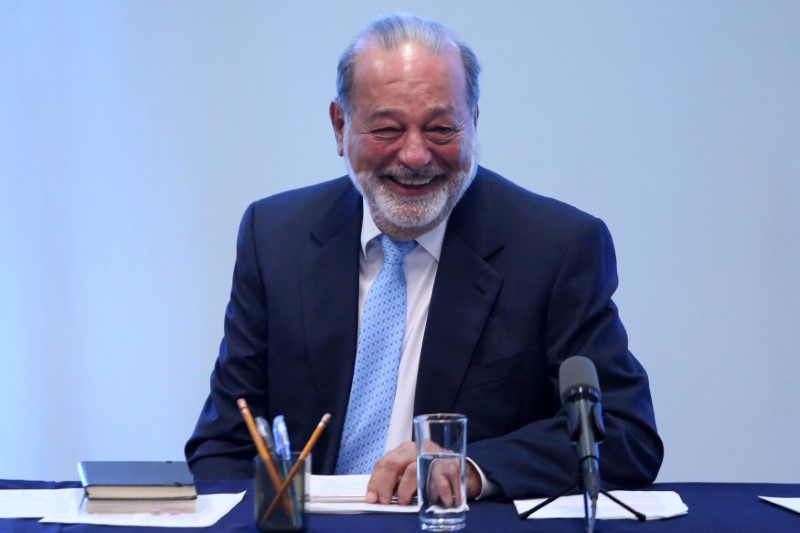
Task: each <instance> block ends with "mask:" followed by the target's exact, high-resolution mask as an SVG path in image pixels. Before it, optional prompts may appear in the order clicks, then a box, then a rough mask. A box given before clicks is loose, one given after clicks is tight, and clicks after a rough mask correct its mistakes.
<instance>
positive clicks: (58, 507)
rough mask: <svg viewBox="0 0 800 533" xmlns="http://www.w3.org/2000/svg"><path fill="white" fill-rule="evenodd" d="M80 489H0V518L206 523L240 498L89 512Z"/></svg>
mask: <svg viewBox="0 0 800 533" xmlns="http://www.w3.org/2000/svg"><path fill="white" fill-rule="evenodd" d="M83 494H84V492H83V489H82V488H79V489H28V490H0V518H42V519H41V520H40V521H41V522H52V523H61V524H97V525H108V526H153V527H208V526H212V525H214V524H215V523H217V522H218V521H219V519H220V518H222V517H223V516H225V515H226V514H227V513H228V512H230V510H231V509H233V507H234V506H235V505H236V504H237V503H239V502H240V501H242V498H243V497H244V492H241V493H239V494H203V495H200V496H198V497H197V510H196V511H195V512H194V513H183V514H147V513H137V514H89V513H87V512H86V509H85V506H84V505H83Z"/></svg>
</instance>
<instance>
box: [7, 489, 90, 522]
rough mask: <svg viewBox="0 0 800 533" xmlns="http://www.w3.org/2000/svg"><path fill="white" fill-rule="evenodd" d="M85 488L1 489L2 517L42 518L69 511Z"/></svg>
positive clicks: (81, 496) (81, 495)
mask: <svg viewBox="0 0 800 533" xmlns="http://www.w3.org/2000/svg"><path fill="white" fill-rule="evenodd" d="M76 498H77V499H78V500H80V499H81V498H83V489H12V490H0V518H41V517H43V516H45V515H48V514H62V513H66V512H69V510H70V508H71V506H72V505H73V502H74V501H75V500H76Z"/></svg>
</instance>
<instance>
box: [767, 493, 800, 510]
mask: <svg viewBox="0 0 800 533" xmlns="http://www.w3.org/2000/svg"><path fill="white" fill-rule="evenodd" d="M759 498H761V499H762V500H765V501H768V502H770V503H774V504H775V505H780V506H781V507H783V508H784V509H789V510H790V511H794V512H795V513H800V498H777V497H775V496H759Z"/></svg>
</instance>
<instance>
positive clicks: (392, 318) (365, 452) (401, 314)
mask: <svg viewBox="0 0 800 533" xmlns="http://www.w3.org/2000/svg"><path fill="white" fill-rule="evenodd" d="M380 240H381V247H382V248H383V267H382V268H381V271H380V272H378V277H376V278H375V281H374V282H373V283H372V287H370V289H369V293H367V299H366V301H365V302H364V310H363V311H362V315H361V333H360V334H359V337H358V348H357V349H356V365H355V371H354V372H353V385H352V387H351V388H350V400H349V401H348V403H347V415H346V417H345V420H344V432H343V433H342V442H341V446H340V448H339V459H338V461H337V463H336V473H337V474H369V473H370V472H371V471H372V466H373V465H374V464H375V461H377V460H378V459H379V458H380V457H381V455H383V448H384V446H385V445H386V434H387V432H388V430H389V419H390V418H391V416H392V406H393V404H394V393H395V389H396V388H397V367H398V365H399V363H400V351H401V349H402V347H403V333H404V331H405V329H406V277H405V274H404V273H403V258H404V257H405V256H406V254H408V252H410V251H411V250H412V249H413V248H414V246H416V244H417V243H416V242H415V241H395V240H393V239H391V238H389V237H387V236H386V235H381V237H380Z"/></svg>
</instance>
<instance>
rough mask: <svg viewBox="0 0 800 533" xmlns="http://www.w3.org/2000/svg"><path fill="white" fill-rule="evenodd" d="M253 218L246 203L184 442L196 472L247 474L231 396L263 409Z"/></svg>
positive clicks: (245, 443)
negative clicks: (198, 402) (203, 381)
mask: <svg viewBox="0 0 800 533" xmlns="http://www.w3.org/2000/svg"><path fill="white" fill-rule="evenodd" d="M253 224H254V208H253V206H252V205H251V206H250V208H249V209H248V210H247V211H246V213H245V215H244V217H243V219H242V222H241V225H240V228H239V236H238V239H237V250H236V265H235V267H234V273H233V283H232V289H231V296H230V302H229V303H228V307H227V310H226V313H225V336H224V338H223V340H222V343H221V344H220V349H219V357H218V358H217V361H216V363H215V366H214V370H213V372H212V374H211V391H210V394H209V396H208V398H207V399H206V402H205V404H204V406H203V409H202V411H201V413H200V417H199V419H198V421H197V425H196V427H195V430H194V433H193V434H192V436H191V438H190V439H189V441H188V442H187V443H186V448H185V453H186V458H187V461H188V462H189V466H190V468H191V470H192V472H193V473H194V475H195V476H196V477H199V478H216V479H227V478H247V477H252V463H251V461H252V458H253V457H254V456H255V454H256V451H255V447H254V445H253V442H252V440H251V438H250V435H249V433H248V431H247V427H246V426H245V424H244V421H243V419H242V416H241V414H240V412H239V409H238V407H237V403H236V402H237V399H238V398H245V399H246V400H247V402H248V405H249V407H250V411H251V412H252V413H253V416H259V415H264V414H265V413H267V412H268V405H267V398H268V395H267V390H266V386H265V384H266V383H267V365H266V349H267V326H266V324H267V322H266V316H267V311H266V300H265V291H264V284H263V283H262V280H261V276H260V272H259V268H258V258H257V255H256V249H255V246H254V240H253V239H254V232H253Z"/></svg>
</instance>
